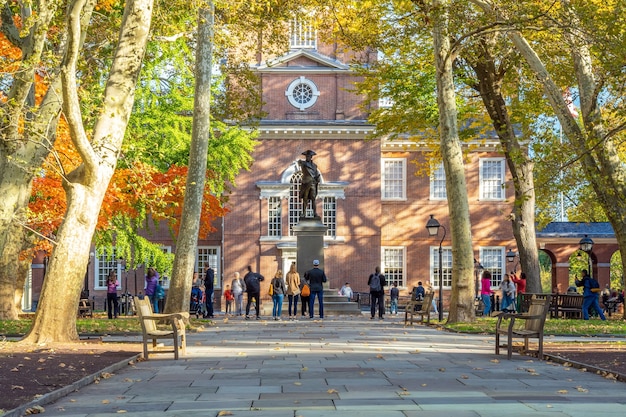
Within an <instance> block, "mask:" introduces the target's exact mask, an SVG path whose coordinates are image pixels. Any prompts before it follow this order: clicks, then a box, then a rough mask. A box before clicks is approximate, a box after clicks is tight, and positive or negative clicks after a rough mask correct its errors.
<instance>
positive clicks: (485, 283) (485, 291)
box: [480, 271, 492, 317]
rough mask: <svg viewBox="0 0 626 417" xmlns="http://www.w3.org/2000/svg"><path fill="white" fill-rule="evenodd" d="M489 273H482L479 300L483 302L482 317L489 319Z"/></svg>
mask: <svg viewBox="0 0 626 417" xmlns="http://www.w3.org/2000/svg"><path fill="white" fill-rule="evenodd" d="M491 293H492V291H491V272H489V271H483V277H482V279H481V280H480V298H481V299H482V300H483V306H484V309H483V317H489V315H490V314H491Z"/></svg>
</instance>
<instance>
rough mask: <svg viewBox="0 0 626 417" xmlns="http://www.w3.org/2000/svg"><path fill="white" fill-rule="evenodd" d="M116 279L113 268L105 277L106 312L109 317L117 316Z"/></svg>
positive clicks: (118, 307)
mask: <svg viewBox="0 0 626 417" xmlns="http://www.w3.org/2000/svg"><path fill="white" fill-rule="evenodd" d="M119 285H120V284H119V282H118V281H117V273H116V272H115V270H113V269H112V270H110V271H109V275H108V277H107V313H108V316H109V319H113V318H117V314H118V313H119V310H120V306H119V303H118V301H117V287H118V286H119Z"/></svg>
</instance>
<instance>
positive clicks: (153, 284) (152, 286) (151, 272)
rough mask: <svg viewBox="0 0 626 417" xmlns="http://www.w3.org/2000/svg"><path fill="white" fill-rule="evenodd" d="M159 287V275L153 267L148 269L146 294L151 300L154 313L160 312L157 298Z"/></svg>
mask: <svg viewBox="0 0 626 417" xmlns="http://www.w3.org/2000/svg"><path fill="white" fill-rule="evenodd" d="M157 285H159V273H158V272H157V271H156V270H155V269H154V268H152V267H150V268H148V272H147V273H146V288H145V291H144V293H145V294H146V295H147V296H148V298H149V299H150V303H151V304H152V312H153V313H158V312H159V299H158V297H157Z"/></svg>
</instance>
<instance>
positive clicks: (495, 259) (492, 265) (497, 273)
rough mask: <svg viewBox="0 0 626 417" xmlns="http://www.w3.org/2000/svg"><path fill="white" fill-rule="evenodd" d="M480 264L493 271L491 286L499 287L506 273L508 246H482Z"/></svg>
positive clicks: (486, 269)
mask: <svg viewBox="0 0 626 417" xmlns="http://www.w3.org/2000/svg"><path fill="white" fill-rule="evenodd" d="M480 264H481V265H482V266H483V268H484V269H485V271H489V272H491V287H492V288H494V287H498V286H499V285H500V282H501V281H502V277H503V276H504V274H505V273H506V248H505V247H504V246H482V247H480Z"/></svg>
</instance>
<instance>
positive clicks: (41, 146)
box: [0, 0, 96, 319]
mask: <svg viewBox="0 0 626 417" xmlns="http://www.w3.org/2000/svg"><path fill="white" fill-rule="evenodd" d="M95 3H96V0H89V1H88V3H87V5H86V7H85V13H84V14H83V17H82V22H81V24H82V26H83V28H85V27H87V26H88V24H89V20H90V18H91V13H92V11H93V7H94V5H95ZM46 6H50V7H51V8H50V9H49V8H47V7H46ZM58 6H59V5H58V4H56V3H54V4H50V5H46V4H40V5H39V7H40V9H39V13H38V14H37V15H36V16H31V15H30V13H28V12H25V13H26V15H25V16H22V20H25V18H26V17H27V16H28V17H29V18H35V19H36V21H37V23H36V24H35V25H33V28H32V30H31V31H30V32H29V34H28V36H27V37H25V38H19V37H18V38H15V37H12V36H11V35H8V36H7V39H12V42H14V44H15V45H16V46H18V47H19V48H20V49H21V50H22V63H21V67H20V70H19V71H18V72H20V76H19V77H16V78H15V80H14V82H13V85H12V88H11V92H10V93H9V95H10V96H11V97H13V100H12V105H11V106H6V107H2V108H1V110H2V119H1V121H2V126H1V127H0V132H2V134H0V138H1V139H2V143H1V144H2V146H0V154H1V161H2V162H1V163H0V194H1V195H2V196H3V198H2V199H0V254H2V260H3V261H0V304H2V306H6V305H8V304H9V303H10V302H11V301H12V300H13V298H14V295H15V291H19V289H20V287H21V286H23V283H22V284H20V283H19V282H16V277H18V276H20V273H18V269H16V268H17V265H18V264H17V263H15V262H12V260H16V259H18V256H19V253H20V250H23V251H25V250H26V249H27V248H28V247H29V246H32V245H30V244H29V243H28V242H12V240H13V239H20V237H23V236H25V234H24V233H16V231H15V230H14V227H16V226H17V227H20V228H21V227H23V226H22V225H21V223H22V222H25V220H24V219H23V218H22V215H21V213H23V210H24V209H25V208H26V205H27V204H28V199H29V197H30V193H31V187H32V180H33V177H34V176H35V175H36V174H37V173H38V169H39V167H41V164H42V162H43V161H44V160H45V159H46V158H47V156H48V154H49V153H50V150H51V149H52V147H53V146H54V142H55V139H56V127H57V122H58V117H59V112H60V110H61V105H62V100H61V98H60V97H61V95H62V93H61V81H60V77H59V76H58V74H56V71H55V70H49V71H48V74H49V76H50V78H49V79H48V80H47V81H48V82H49V87H48V90H47V92H46V94H45V96H44V98H43V100H42V101H41V103H39V105H38V106H35V102H34V96H33V94H31V93H32V91H33V83H34V68H35V67H38V66H39V62H40V58H39V57H40V56H41V53H42V50H43V49H44V40H45V38H46V36H47V32H46V31H45V30H42V28H47V27H48V24H49V22H50V19H51V18H52V16H53V15H54V13H55V12H56V10H57V7H58ZM6 7H8V5H7V6H6ZM2 28H3V32H4V33H5V35H6V34H7V32H11V31H12V30H13V29H14V27H12V26H10V25H3V26H2ZM82 41H84V37H83V38H82V39H81V42H82ZM29 65H30V66H31V67H29ZM26 92H31V93H29V94H27V93H26ZM20 99H21V101H20ZM25 119H26V120H27V122H25V123H22V122H16V121H18V120H25ZM18 126H19V127H20V129H18ZM16 137H17V138H19V140H14V138H16ZM42 138H44V139H43V140H42ZM9 139H10V140H9ZM18 236H20V237H18ZM7 245H8V246H7ZM20 248H21V249H20ZM9 295H10V297H9ZM7 297H8V298H7ZM9 300H11V301H9ZM13 304H14V305H15V304H16V303H15V302H13ZM15 308H16V311H15V312H13V313H8V314H9V315H10V316H11V317H13V316H14V314H18V313H19V306H18V307H15ZM7 311H8V310H6V309H5V308H4V307H0V319H8V318H9V316H8V315H6V314H7V313H6V312H7Z"/></svg>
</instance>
